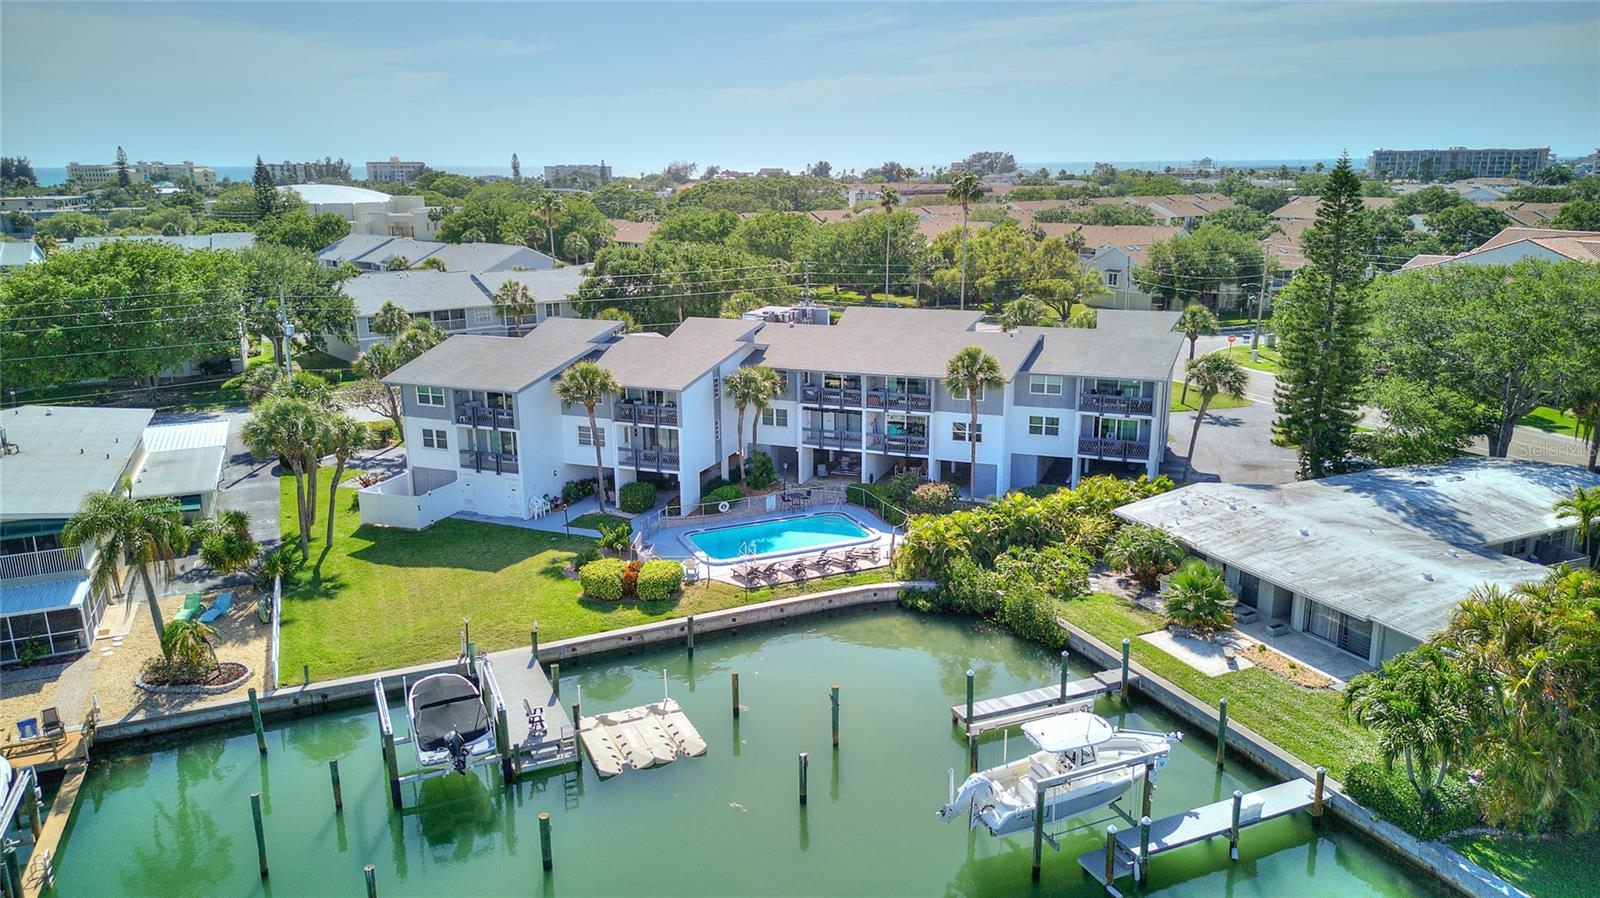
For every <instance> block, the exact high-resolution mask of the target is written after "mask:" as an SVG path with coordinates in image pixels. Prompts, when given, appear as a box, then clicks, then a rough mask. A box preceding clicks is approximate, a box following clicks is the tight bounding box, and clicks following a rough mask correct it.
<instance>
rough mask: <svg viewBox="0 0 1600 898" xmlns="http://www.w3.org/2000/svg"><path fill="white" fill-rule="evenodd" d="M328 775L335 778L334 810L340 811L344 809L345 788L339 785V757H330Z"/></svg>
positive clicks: (335, 811)
mask: <svg viewBox="0 0 1600 898" xmlns="http://www.w3.org/2000/svg"><path fill="white" fill-rule="evenodd" d="M328 777H329V778H330V779H332V780H333V810H334V813H338V812H340V811H343V810H344V789H342V788H340V786H339V759H338V758H329V759H328Z"/></svg>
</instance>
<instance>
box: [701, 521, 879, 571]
mask: <svg viewBox="0 0 1600 898" xmlns="http://www.w3.org/2000/svg"><path fill="white" fill-rule="evenodd" d="M871 536H872V534H870V533H868V532H867V530H866V528H864V527H862V526H861V525H860V524H857V523H856V522H855V521H853V520H851V519H850V518H848V517H846V516H845V515H842V514H837V513H834V512H828V513H825V514H808V515H802V516H800V517H796V518H784V519H782V520H777V521H757V522H755V523H752V524H739V525H737V526H733V527H718V528H716V529H713V530H701V531H700V532H698V533H691V534H689V535H688V537H686V538H687V539H688V540H689V542H690V543H693V544H694V547H695V548H696V549H699V550H700V551H701V552H704V553H705V554H706V556H707V557H709V558H710V559H711V560H713V561H732V560H733V559H735V558H742V557H748V556H751V555H774V554H782V553H788V552H805V551H810V550H813V549H821V548H823V547H825V546H834V545H842V544H844V543H851V542H858V541H861V540H864V539H869V538H871ZM752 549H754V551H751V550H752Z"/></svg>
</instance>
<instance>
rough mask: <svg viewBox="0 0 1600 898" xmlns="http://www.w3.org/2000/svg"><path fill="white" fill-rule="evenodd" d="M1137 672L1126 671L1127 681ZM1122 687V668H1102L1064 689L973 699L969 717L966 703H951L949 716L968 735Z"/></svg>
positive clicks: (1130, 682) (1132, 682) (1134, 679)
mask: <svg viewBox="0 0 1600 898" xmlns="http://www.w3.org/2000/svg"><path fill="white" fill-rule="evenodd" d="M1138 681H1139V677H1138V675H1137V674H1129V675H1128V685H1129V686H1130V687H1131V686H1133V685H1135V684H1137V683H1138ZM1121 688H1122V671H1121V670H1117V669H1112V670H1102V671H1100V672H1099V673H1096V674H1094V675H1092V676H1088V677H1084V678H1083V679H1081V680H1073V681H1072V682H1069V683H1067V684H1066V688H1065V689H1063V688H1062V687H1061V686H1060V684H1057V685H1055V686H1045V687H1042V688H1039V689H1029V690H1028V691H1026V692H1015V693H1012V694H1011V695H1002V696H1000V697H998V698H986V699H983V700H982V701H975V702H973V703H972V720H970V721H969V720H967V706H966V704H965V703H962V704H959V705H951V706H950V719H951V720H952V721H954V722H955V723H958V724H961V725H962V726H964V727H965V728H966V731H967V734H968V735H969V736H977V735H980V734H982V733H986V732H988V731H990V730H997V729H1002V728H1004V727H1011V726H1016V725H1017V724H1021V723H1027V722H1028V721H1030V720H1037V719H1039V718H1041V717H1049V716H1051V715H1052V714H1057V713H1060V711H1061V709H1062V706H1063V705H1074V704H1077V703H1079V702H1083V701H1087V700H1091V699H1093V698H1095V697H1096V696H1101V695H1107V694H1109V693H1113V692H1117V691H1119V690H1120V689H1121Z"/></svg>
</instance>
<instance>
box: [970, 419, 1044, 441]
mask: <svg viewBox="0 0 1600 898" xmlns="http://www.w3.org/2000/svg"><path fill="white" fill-rule="evenodd" d="M979 426H982V425H979ZM1028 433H1030V434H1033V435H1034V436H1036V437H1058V436H1061V419H1060V418H1051V417H1046V416H1044V415H1029V416H1028Z"/></svg>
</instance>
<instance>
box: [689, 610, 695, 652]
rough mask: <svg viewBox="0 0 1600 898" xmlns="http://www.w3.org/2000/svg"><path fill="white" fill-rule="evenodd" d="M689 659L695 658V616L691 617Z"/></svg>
mask: <svg viewBox="0 0 1600 898" xmlns="http://www.w3.org/2000/svg"><path fill="white" fill-rule="evenodd" d="M689 657H691V658H693V657H694V615H692V614H691V615H689Z"/></svg>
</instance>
